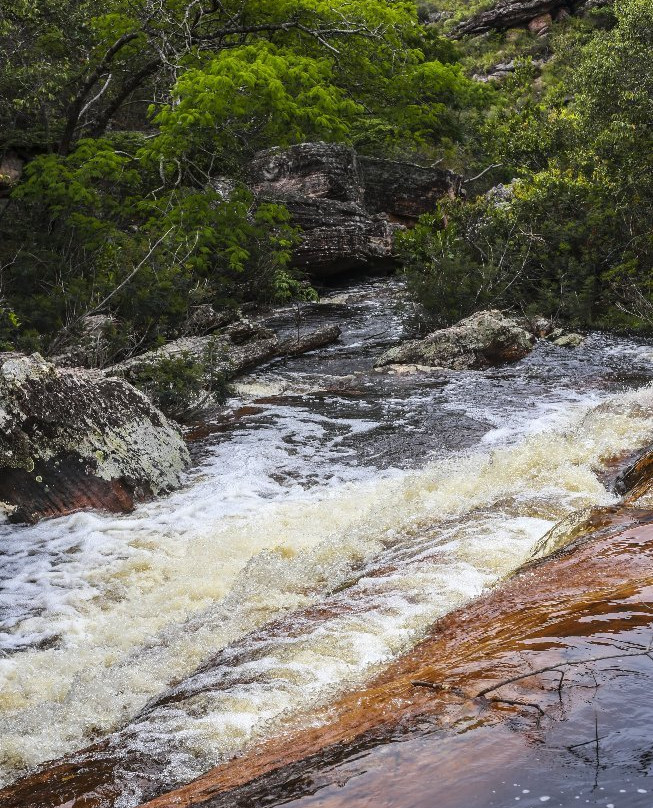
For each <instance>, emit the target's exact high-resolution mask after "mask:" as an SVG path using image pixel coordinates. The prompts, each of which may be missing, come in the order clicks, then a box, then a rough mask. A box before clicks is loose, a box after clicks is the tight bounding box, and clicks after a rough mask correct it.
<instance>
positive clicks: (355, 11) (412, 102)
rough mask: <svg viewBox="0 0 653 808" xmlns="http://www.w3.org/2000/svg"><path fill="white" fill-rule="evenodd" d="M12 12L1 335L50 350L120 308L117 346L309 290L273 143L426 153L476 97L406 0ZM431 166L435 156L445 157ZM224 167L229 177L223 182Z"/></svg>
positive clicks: (6, 35)
mask: <svg viewBox="0 0 653 808" xmlns="http://www.w3.org/2000/svg"><path fill="white" fill-rule="evenodd" d="M3 9H4V10H2V11H0V133H1V135H0V154H2V153H3V152H4V153H7V152H8V151H9V150H13V151H15V152H18V153H19V154H22V155H28V156H29V157H31V158H32V159H31V160H30V162H29V165H28V168H27V171H26V176H25V179H24V181H23V182H22V183H21V184H20V185H19V186H18V187H17V188H15V189H14V190H13V193H12V194H11V199H10V204H9V205H8V206H7V207H6V208H5V210H4V211H3V213H2V214H0V215H2V221H1V223H0V227H1V228H2V232H1V233H0V242H1V244H2V247H1V248H0V249H1V255H0V262H1V264H2V266H3V274H2V295H3V300H2V319H1V321H0V341H1V342H3V343H4V344H5V345H15V346H17V347H19V348H22V349H32V348H39V349H41V350H45V351H49V352H53V351H56V350H58V349H59V348H60V347H61V346H62V345H63V344H65V342H66V340H67V339H68V338H69V337H70V336H71V334H74V332H75V330H76V329H77V328H79V326H80V324H81V323H82V321H83V320H84V318H85V317H86V316H87V315H89V314H98V313H111V314H113V315H115V316H117V318H118V320H119V322H120V323H121V327H120V328H118V329H116V330H115V333H114V338H115V340H116V341H117V345H116V351H117V353H120V352H123V353H129V352H131V351H134V350H136V349H140V348H142V347H145V346H148V345H152V344H156V342H157V341H158V340H161V339H163V338H165V337H168V336H170V335H172V334H174V333H175V330H176V329H177V328H179V327H180V325H181V324H182V323H183V321H184V319H185V317H186V315H187V312H188V308H189V306H193V305H197V304H201V303H206V302H208V303H212V304H214V305H216V306H218V307H224V306H229V305H234V304H236V303H238V302H239V301H242V300H243V299H251V298H254V297H259V298H267V299H281V300H283V299H289V298H291V297H293V296H297V295H302V294H303V293H304V292H303V286H302V284H301V282H300V281H301V279H299V278H297V276H296V275H295V274H294V273H293V272H292V271H291V270H290V269H289V267H288V260H289V254H290V249H291V247H292V245H293V243H294V240H295V238H296V234H295V232H294V231H293V229H292V228H291V227H290V226H289V224H288V217H287V214H286V212H285V211H284V209H283V208H282V207H281V206H279V205H275V204H257V203H256V202H255V200H254V199H253V197H252V195H251V193H250V192H249V191H248V190H247V189H246V187H245V185H244V183H243V182H242V180H243V179H244V176H243V175H244V172H245V170H246V166H247V163H248V160H249V159H250V158H251V156H252V155H253V154H254V152H256V151H257V150H259V149H262V148H266V147H270V146H277V145H282V146H283V145H286V144H290V143H294V142H300V141H302V140H310V139H323V140H327V141H344V142H349V143H352V144H354V145H356V147H357V148H359V149H360V150H362V151H366V152H368V153H383V154H392V153H395V154H396V153H419V154H420V155H422V156H429V155H432V154H433V153H434V151H437V150H438V149H439V148H440V146H441V144H442V143H453V142H455V141H459V140H461V139H462V137H463V134H464V133H463V126H462V117H461V116H462V114H463V113H464V110H466V109H468V108H471V107H473V106H474V105H477V104H478V102H479V100H480V98H481V96H482V93H480V91H479V88H478V87H477V86H476V85H474V84H473V83H472V82H470V81H469V80H468V79H467V78H465V77H464V75H463V73H462V70H461V68H460V67H459V66H457V65H455V64H454V59H455V55H454V51H453V48H452V46H451V45H450V43H449V42H448V41H446V40H445V39H443V38H442V37H440V36H438V35H437V34H436V33H435V32H427V31H425V30H424V29H423V28H422V27H420V26H419V25H418V21H417V11H416V8H415V6H414V5H413V4H412V3H411V2H408V1H407V0H396V1H395V2H387V1H386V0H357V2H356V3H351V2H349V1H348V0H329V2H325V1H324V0H245V1H243V0H201V1H200V0H108V2H105V3H102V4H99V3H97V2H96V1H95V0H86V1H85V2H78V0H36V2H34V0H18V2H17V3H13V4H11V7H7V6H6V5H5V6H3ZM431 159H432V157H431ZM225 178H226V180H225Z"/></svg>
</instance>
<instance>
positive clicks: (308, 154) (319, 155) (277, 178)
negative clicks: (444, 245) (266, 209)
mask: <svg viewBox="0 0 653 808" xmlns="http://www.w3.org/2000/svg"><path fill="white" fill-rule="evenodd" d="M250 185H251V187H252V189H253V190H254V191H255V192H256V193H257V194H258V195H259V197H261V198H263V199H274V200H279V201H281V202H283V204H284V205H285V206H286V207H287V208H288V210H289V212H290V216H291V221H292V223H293V224H294V225H296V226H297V227H299V228H300V229H301V231H302V239H301V243H300V244H299V246H298V247H297V248H296V249H295V251H294V254H293V258H292V262H293V264H294V266H297V267H302V268H305V269H306V270H307V271H308V272H309V273H311V274H313V275H317V276H319V277H327V276H329V275H334V274H337V273H340V272H346V271H349V270H351V269H357V268H362V267H374V268H383V267H386V266H389V265H392V263H393V262H394V254H393V242H394V233H395V232H396V230H397V228H398V227H400V226H403V225H404V224H409V223H413V222H414V221H416V219H417V218H418V217H419V216H420V215H421V214H422V213H425V212H427V211H430V210H433V209H434V208H435V206H436V204H437V201H438V200H439V199H440V198H442V197H443V196H446V195H455V194H458V193H460V192H461V187H462V178H461V177H459V176H458V175H457V174H454V173H453V172H451V171H446V170H443V169H437V168H424V167H422V166H418V165H414V164H412V163H398V162H393V161H388V160H377V159H374V158H368V157H359V156H358V155H356V153H355V152H354V151H353V149H351V148H349V147H347V146H342V145H338V144H329V143H300V144H298V145H296V146H291V147H290V148H287V149H279V148H276V149H268V150H266V151H264V152H260V153H259V154H257V155H256V156H255V157H254V159H253V161H252V164H251V166H250Z"/></svg>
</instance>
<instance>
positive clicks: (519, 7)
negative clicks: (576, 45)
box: [450, 0, 612, 38]
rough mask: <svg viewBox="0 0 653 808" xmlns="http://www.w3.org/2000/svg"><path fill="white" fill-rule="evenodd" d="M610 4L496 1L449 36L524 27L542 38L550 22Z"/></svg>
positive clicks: (558, 0) (596, 0) (563, 0)
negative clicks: (586, 9)
mask: <svg viewBox="0 0 653 808" xmlns="http://www.w3.org/2000/svg"><path fill="white" fill-rule="evenodd" d="M611 2H612V0H589V2H583V1H582V0H580V1H579V0H499V1H498V2H497V3H496V4H495V5H494V6H493V7H492V8H490V9H487V10H486V11H481V12H479V13H478V14H475V15H474V16H473V17H470V18H469V19H468V20H465V21H464V22H461V23H460V24H459V25H457V26H456V27H455V28H453V30H452V31H451V33H450V36H452V37H454V38H458V37H462V36H470V35H471V36H476V35H478V34H484V33H486V32H487V31H501V30H505V29H507V28H516V27H519V26H527V27H528V28H529V29H530V30H531V31H532V32H533V33H534V34H536V35H538V36H540V35H543V34H546V33H547V32H548V30H549V28H550V27H551V24H552V22H553V21H556V20H560V19H564V18H566V17H568V16H569V14H570V13H571V12H572V11H582V10H583V9H585V8H586V7H591V8H595V7H597V6H605V5H609V4H610V3H611Z"/></svg>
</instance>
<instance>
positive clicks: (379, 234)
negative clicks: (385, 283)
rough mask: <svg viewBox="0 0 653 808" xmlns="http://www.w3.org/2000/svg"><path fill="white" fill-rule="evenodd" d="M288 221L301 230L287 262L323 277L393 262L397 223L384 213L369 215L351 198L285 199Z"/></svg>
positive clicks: (389, 264)
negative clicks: (338, 199)
mask: <svg viewBox="0 0 653 808" xmlns="http://www.w3.org/2000/svg"><path fill="white" fill-rule="evenodd" d="M284 204H285V205H286V207H287V208H288V210H289V212H290V216H291V221H292V223H293V224H294V225H296V226H298V227H300V228H301V230H302V239H301V242H300V244H299V245H298V246H297V247H296V248H295V250H294V252H293V255H292V259H291V263H292V264H293V266H296V267H301V268H303V269H305V270H306V271H307V272H309V273H310V274H312V275H314V276H319V277H321V278H326V277H329V276H331V275H337V274H339V273H341V272H348V271H350V270H352V269H360V268H364V267H368V266H373V267H375V268H382V267H386V266H391V265H392V264H393V262H394V255H393V243H394V233H395V232H396V230H397V226H396V225H393V224H391V223H390V222H389V221H388V220H387V218H386V217H385V216H372V215H370V214H369V213H367V212H366V211H365V209H364V208H363V207H362V206H360V205H358V204H356V203H355V202H338V201H336V200H331V199H310V198H304V199H286V200H284Z"/></svg>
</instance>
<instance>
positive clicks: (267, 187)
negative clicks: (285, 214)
mask: <svg viewBox="0 0 653 808" xmlns="http://www.w3.org/2000/svg"><path fill="white" fill-rule="evenodd" d="M250 176H251V184H252V190H254V191H255V192H256V193H257V194H261V195H263V196H266V197H268V196H277V197H283V198H285V197H290V196H299V197H310V198H318V199H322V198H326V199H335V200H339V201H341V202H359V203H360V202H362V201H363V185H362V177H361V171H360V165H359V162H358V158H357V156H356V153H355V152H354V150H353V149H351V148H349V147H348V146H342V145H340V144H336V143H321V142H319V143H299V144H298V145H296V146H291V147H290V148H287V149H283V148H274V149H267V150H266V151H263V152H259V153H258V154H257V155H255V157H254V159H253V161H252V163H251V166H250Z"/></svg>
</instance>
